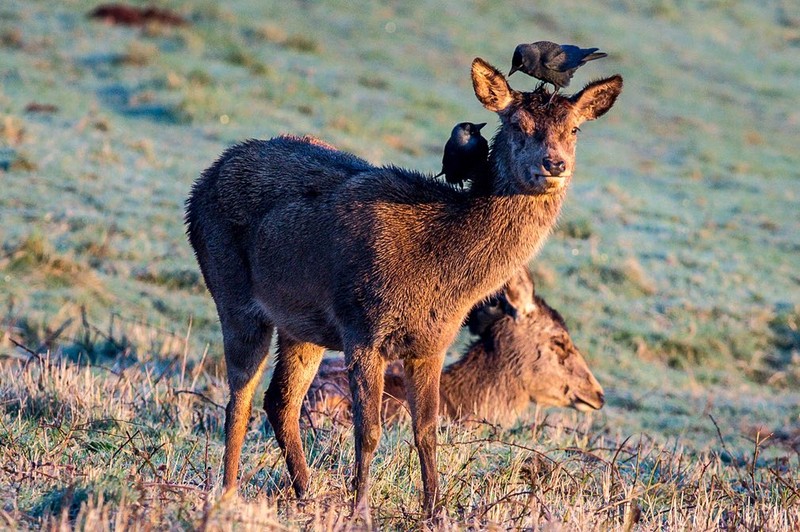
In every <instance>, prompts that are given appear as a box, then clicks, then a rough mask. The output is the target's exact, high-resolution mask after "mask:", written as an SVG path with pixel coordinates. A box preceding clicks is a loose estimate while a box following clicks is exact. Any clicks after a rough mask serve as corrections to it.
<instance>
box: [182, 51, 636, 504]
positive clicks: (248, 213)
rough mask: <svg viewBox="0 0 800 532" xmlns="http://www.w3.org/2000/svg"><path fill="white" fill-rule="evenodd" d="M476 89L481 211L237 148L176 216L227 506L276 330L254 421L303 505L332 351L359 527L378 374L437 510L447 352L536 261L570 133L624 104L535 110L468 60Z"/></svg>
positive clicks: (356, 168) (277, 146)
mask: <svg viewBox="0 0 800 532" xmlns="http://www.w3.org/2000/svg"><path fill="white" fill-rule="evenodd" d="M472 78H473V86H474V89H475V93H476V95H477V96H478V98H479V100H480V101H481V102H482V103H483V105H484V106H485V107H486V108H487V109H489V110H492V111H495V112H497V113H498V115H499V117H500V120H501V125H500V128H499V130H498V132H497V134H496V135H495V138H494V139H493V141H492V146H493V149H492V153H491V155H490V164H491V167H492V170H491V171H492V179H491V182H492V183H493V191H492V194H490V195H486V196H479V197H476V196H474V195H470V194H466V193H463V192H460V191H458V190H456V189H455V188H453V187H452V186H448V185H446V184H443V183H437V182H435V181H434V180H432V179H430V177H429V176H426V175H423V174H420V173H417V172H414V171H410V170H405V169H402V168H396V167H382V168H381V167H375V166H373V165H371V164H369V163H367V162H366V161H364V160H363V159H360V158H358V157H356V156H354V155H351V154H348V153H345V152H341V151H337V150H335V149H332V148H330V147H328V146H327V145H325V144H324V143H321V142H315V141H309V140H308V139H305V138H297V137H278V138H274V139H271V140H268V141H259V140H250V141H247V142H244V143H242V144H239V145H236V146H233V147H232V148H230V149H228V150H227V151H225V152H224V153H223V154H222V155H221V156H220V158H219V159H218V160H217V161H216V162H215V163H214V164H213V165H212V166H211V167H210V168H208V169H207V170H206V171H204V172H203V174H202V175H201V176H200V178H199V179H198V180H197V181H196V182H195V184H194V187H193V188H192V192H191V195H190V197H189V199H188V200H187V212H186V220H187V225H188V235H189V240H190V242H191V244H192V247H193V248H194V251H195V254H196V256H197V260H198V262H199V264H200V268H201V271H202V272H203V276H204V278H205V280H206V284H207V286H208V288H209V290H210V292H211V294H212V296H213V298H214V302H215V304H216V306H217V312H218V314H219V318H220V323H221V325H222V333H223V340H224V347H225V360H226V363H227V373H228V384H229V386H230V392H231V397H230V401H229V403H228V406H227V414H226V421H225V433H226V438H225V456H224V469H225V474H224V488H225V491H226V493H231V492H234V493H235V488H236V479H237V474H238V468H239V457H240V455H241V448H242V444H243V439H244V433H245V430H246V426H247V422H248V418H249V415H250V409H251V406H252V398H253V391H254V389H255V386H256V384H257V383H258V381H259V380H260V377H261V375H262V373H263V370H264V366H265V361H266V359H267V351H268V346H269V343H270V338H271V336H272V331H273V328H275V329H277V333H278V355H277V364H276V367H275V370H274V374H273V378H272V381H271V382H270V386H269V389H268V390H267V393H266V396H265V407H266V410H267V415H268V418H269V421H270V423H271V424H272V426H273V428H274V431H275V437H276V439H277V441H278V444H279V445H280V447H281V449H282V450H283V452H284V455H285V457H286V463H287V467H288V469H289V474H290V476H291V479H292V482H293V485H294V488H295V491H296V493H297V495H298V496H303V495H304V494H305V491H306V488H307V486H308V482H309V472H308V466H307V464H306V460H305V456H304V454H303V448H302V443H301V441H300V433H299V417H300V405H301V402H302V399H303V397H304V395H305V392H306V390H307V389H308V386H309V384H310V383H311V380H312V379H313V377H314V375H315V373H316V370H317V367H318V366H319V363H320V360H321V359H322V353H323V349H324V348H328V349H334V350H341V351H344V354H345V360H346V361H347V365H348V368H349V371H350V374H349V379H350V388H351V392H352V394H353V413H354V416H353V417H354V432H355V454H356V464H355V468H354V470H355V489H356V498H355V510H356V511H357V512H358V513H363V514H364V515H365V516H367V517H368V515H369V512H368V508H367V497H366V494H367V480H368V477H369V466H370V463H371V461H372V456H373V454H374V451H375V448H376V447H377V445H378V440H379V438H380V434H381V426H380V408H381V406H380V405H381V396H382V395H383V382H384V381H383V375H384V369H385V367H386V364H387V362H388V361H390V360H394V359H398V358H399V359H402V360H403V361H404V368H405V383H406V392H407V393H406V395H407V397H408V402H409V407H410V410H411V413H412V427H413V430H414V435H415V444H416V447H417V451H418V454H419V458H420V463H421V471H422V483H423V492H424V501H423V506H424V508H425V511H426V512H427V513H428V514H431V513H432V512H433V511H434V509H435V507H436V506H437V500H438V493H439V488H438V475H437V470H436V460H435V454H436V425H437V412H438V410H439V404H438V403H439V375H440V373H441V369H442V363H443V360H444V353H445V350H446V348H447V346H448V345H450V343H451V342H452V340H453V338H454V337H455V335H456V333H457V331H458V329H459V327H460V325H461V323H462V322H463V320H464V317H465V315H466V314H467V312H468V311H469V310H470V308H471V307H472V306H473V305H474V304H475V303H476V302H477V301H479V300H481V299H483V298H485V297H486V296H487V295H488V294H490V293H492V292H495V291H496V290H498V289H499V288H500V287H501V286H502V285H503V283H504V282H505V281H506V280H507V279H508V278H510V277H511V275H512V274H513V273H514V272H515V270H516V269H517V268H519V266H520V265H522V264H523V263H526V262H527V261H528V260H529V259H530V258H531V257H532V256H533V255H534V254H535V253H536V252H537V250H538V249H539V247H540V246H541V245H542V243H543V242H544V239H545V238H546V237H547V235H548V234H549V233H550V231H551V229H552V226H553V224H554V222H555V220H556V217H557V216H558V214H559V211H560V209H561V202H562V200H563V198H564V195H565V193H566V190H567V185H568V183H569V175H571V172H572V167H573V165H574V158H575V153H574V152H575V142H574V134H570V133H569V132H570V131H573V129H574V127H577V125H578V124H580V123H582V122H583V121H585V120H591V119H594V118H597V117H598V116H601V115H602V114H603V113H605V112H606V111H607V110H608V109H609V108H610V107H611V106H612V105H613V103H614V100H615V99H616V97H617V95H618V94H619V92H620V90H621V88H622V79H621V78H620V77H619V76H615V77H612V78H609V79H606V80H601V81H598V82H595V83H593V84H590V85H588V86H587V87H586V88H584V89H583V90H582V91H581V92H579V93H577V94H576V95H574V96H573V97H571V98H567V97H563V96H560V95H559V96H556V98H555V99H554V100H553V101H552V103H551V104H549V105H546V104H547V102H548V100H550V95H549V94H548V93H547V92H546V91H543V90H540V91H537V92H533V93H519V92H517V91H514V90H513V89H511V88H510V87H509V86H508V84H507V82H506V80H505V78H504V77H503V75H502V74H501V73H500V72H499V71H498V70H497V69H495V68H494V67H492V66H491V65H489V64H488V63H486V62H485V61H483V60H481V59H476V60H475V61H473V65H472ZM523 122H524V127H523V126H522V125H521V124H523ZM512 130H513V131H512ZM565 131H566V132H567V133H565ZM570 135H571V136H570ZM544 157H559V158H561V159H563V160H564V161H566V166H567V169H566V172H564V173H563V174H564V176H565V177H563V178H557V177H553V176H552V175H551V176H546V175H544V174H546V173H547V172H546V171H545V170H544V169H543V166H542V164H543V158H544Z"/></svg>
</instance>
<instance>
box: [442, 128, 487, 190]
mask: <svg viewBox="0 0 800 532" xmlns="http://www.w3.org/2000/svg"><path fill="white" fill-rule="evenodd" d="M485 125H486V123H485V122H484V123H482V124H473V123H472V122H461V123H460V124H456V126H455V127H454V128H453V131H452V132H451V133H450V138H449V139H448V140H447V144H445V145H444V155H443V156H442V171H441V172H439V173H438V174H436V177H438V176H440V175H442V174H444V178H445V179H446V180H447V182H448V183H458V184H462V183H463V182H464V181H468V180H470V181H472V182H473V184H476V183H478V182H482V181H485V180H488V179H489V175H488V172H489V165H488V159H489V143H488V142H487V141H486V139H485V138H483V136H482V135H481V128H483V126H485Z"/></svg>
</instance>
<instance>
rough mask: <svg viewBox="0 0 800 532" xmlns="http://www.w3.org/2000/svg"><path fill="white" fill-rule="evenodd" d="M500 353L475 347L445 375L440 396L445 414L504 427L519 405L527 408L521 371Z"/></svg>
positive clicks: (446, 370) (452, 365) (441, 382)
mask: <svg viewBox="0 0 800 532" xmlns="http://www.w3.org/2000/svg"><path fill="white" fill-rule="evenodd" d="M507 358H508V357H505V358H504V356H503V354H502V353H499V352H497V351H492V352H487V351H486V349H485V347H484V345H483V344H482V343H477V344H475V345H474V346H473V347H472V348H471V349H470V350H469V351H467V354H466V355H464V356H463V357H462V358H461V359H459V360H458V361H456V362H454V363H453V364H450V365H449V366H447V367H446V368H445V369H444V371H443V372H442V377H441V381H440V385H439V394H440V399H441V404H442V409H443V410H445V409H446V410H449V413H450V414H452V415H455V416H458V417H467V416H472V415H476V416H479V417H487V418H491V419H494V420H496V421H498V422H501V423H504V422H505V420H507V419H512V418H513V415H514V412H515V410H518V409H519V408H520V403H522V404H524V405H527V403H528V401H529V399H528V394H527V393H526V392H525V390H524V389H523V387H522V385H521V382H522V379H521V378H520V376H519V374H518V373H519V368H515V367H513V366H514V364H513V361H511V360H507Z"/></svg>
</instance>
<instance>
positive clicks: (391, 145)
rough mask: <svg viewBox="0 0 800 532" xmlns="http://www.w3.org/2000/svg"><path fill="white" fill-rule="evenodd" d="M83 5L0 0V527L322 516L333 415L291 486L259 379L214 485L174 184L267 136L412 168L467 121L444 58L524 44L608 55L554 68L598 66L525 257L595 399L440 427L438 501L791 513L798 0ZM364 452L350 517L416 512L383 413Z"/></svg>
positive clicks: (625, 514)
mask: <svg viewBox="0 0 800 532" xmlns="http://www.w3.org/2000/svg"><path fill="white" fill-rule="evenodd" d="M97 3H98V2H90V1H85V0H65V1H63V2H58V3H53V2H44V1H35V0H32V1H21V0H11V1H10V2H4V3H3V4H2V5H0V246H2V247H0V304H1V305H2V315H0V325H1V327H0V471H1V472H0V501H2V506H0V528H8V529H17V528H36V529H39V528H42V527H48V528H52V529H57V528H69V527H74V528H78V529H92V530H95V529H98V528H101V527H109V528H110V527H114V528H122V527H124V528H128V527H130V528H158V529H181V528H205V529H246V528H254V529H261V528H265V527H274V528H290V529H294V528H303V527H314V528H328V529H338V528H346V527H347V526H348V524H347V521H346V515H347V511H348V505H349V500H350V499H349V492H348V489H347V488H348V479H349V476H350V473H351V472H350V467H351V462H352V459H353V447H352V442H351V441H350V440H351V436H350V430H349V429H348V428H346V427H340V426H335V425H332V424H328V425H324V426H320V427H317V428H316V430H314V431H308V434H307V435H306V446H307V452H308V456H309V462H310V463H311V465H312V469H313V471H314V476H313V478H312V488H311V494H312V498H311V499H309V500H305V501H296V500H295V499H294V498H293V496H292V494H291V490H290V486H289V482H288V478H287V476H286V473H285V468H284V465H283V462H282V460H281V459H280V457H279V452H278V448H277V445H276V444H275V442H274V440H273V439H272V437H271V430H270V429H269V425H268V423H267V422H266V418H265V415H264V414H263V412H262V411H261V410H260V399H259V397H260V394H259V395H257V406H259V408H256V409H255V410H254V420H253V422H252V423H251V426H250V428H251V432H250V433H249V435H248V438H247V441H246V444H245V452H244V456H243V464H244V465H243V469H244V472H245V474H246V476H247V478H246V479H245V482H244V487H243V495H244V496H243V498H242V499H241V500H239V501H233V502H221V501H219V500H218V497H219V493H220V486H221V485H220V476H221V475H220V474H221V469H220V463H221V457H222V426H223V422H224V409H223V408H222V407H221V405H224V404H225V402H226V400H227V399H226V385H225V381H224V364H223V363H222V353H221V350H222V347H221V335H220V332H219V326H218V324H217V321H216V313H215V310H214V307H213V303H212V301H211V298H210V296H209V295H208V293H207V291H206V290H205V287H204V285H203V283H202V279H201V277H200V275H199V271H198V269H197V265H196V263H195V261H194V258H193V256H192V253H191V249H190V247H189V245H188V243H187V242H186V238H185V235H184V226H183V221H182V218H183V202H184V200H185V198H186V196H187V194H188V191H189V187H190V185H191V183H192V181H193V180H194V179H195V178H196V176H197V175H198V174H199V173H200V172H201V171H202V170H203V169H204V168H205V167H207V166H208V165H209V164H210V163H211V162H212V161H213V160H214V159H215V157H216V156H217V155H218V154H219V153H220V152H221V151H222V150H223V149H224V148H225V147H226V146H228V145H230V144H231V143H233V142H236V141H237V140H241V139H245V138H249V137H258V138H268V137H271V136H273V135H276V134H279V133H282V132H290V133H297V134H306V133H310V134H314V135H317V136H319V137H321V138H323V139H325V140H327V141H328V142H331V143H333V144H335V145H337V146H338V147H340V148H342V149H345V150H349V151H353V152H355V153H356V154H358V155H360V156H362V157H365V158H366V159H368V160H370V161H372V162H375V163H394V164H399V165H403V166H408V167H412V168H416V169H419V170H422V171H429V172H438V170H439V168H440V158H441V149H442V146H443V144H444V142H445V140H446V139H447V136H448V134H449V131H450V129H451V128H452V126H453V124H454V123H456V122H459V121H464V120H469V121H473V122H483V121H486V122H489V123H490V124H494V123H496V117H494V116H493V115H492V114H491V113H489V112H488V111H485V110H484V109H483V108H482V107H481V106H480V104H479V103H478V102H477V100H476V99H475V97H474V94H473V92H472V87H471V83H470V79H469V65H470V62H471V61H472V59H473V58H474V57H475V56H480V57H483V58H484V59H486V60H488V61H489V62H491V63H493V64H495V65H496V66H498V67H499V68H501V69H502V70H504V71H505V70H507V68H508V67H509V65H510V58H511V52H512V50H513V48H514V46H515V45H516V44H518V43H520V42H526V41H533V40H540V39H549V40H555V41H560V42H570V43H576V44H581V45H583V46H599V47H601V48H602V49H603V50H604V51H606V52H608V53H609V57H608V58H607V59H604V60H602V61H596V62H592V63H590V64H589V65H587V66H586V67H584V68H583V69H581V70H580V71H579V72H578V74H577V75H576V77H575V79H574V80H573V86H572V87H570V89H574V90H577V89H578V88H580V86H581V85H582V84H583V83H585V82H587V81H589V80H590V79H593V78H596V77H599V76H603V75H610V74H613V73H621V74H622V75H623V77H624V79H625V90H624V91H623V94H622V96H621V97H620V99H619V101H618V102H617V104H616V106H615V108H614V109H613V110H612V111H611V112H610V113H609V115H608V116H607V117H604V118H603V119H602V120H600V121H598V122H597V123H591V124H587V125H586V126H585V127H583V130H584V131H583V133H582V134H581V135H582V138H581V141H580V145H579V148H578V170H577V175H576V177H575V179H574V181H573V187H572V190H571V191H570V194H569V197H568V198H567V202H566V205H565V211H564V214H563V216H562V219H561V223H560V225H559V229H558V231H557V232H556V233H555V234H554V235H553V236H552V237H551V238H550V240H549V241H548V243H547V244H546V245H545V247H544V249H543V251H542V253H541V254H540V255H539V257H538V258H537V259H536V260H535V261H534V262H533V263H532V264H531V268H532V271H533V272H534V273H535V275H536V281H537V288H538V291H539V293H540V294H541V295H543V296H544V297H546V299H547V301H548V302H549V303H550V304H551V305H552V306H553V307H555V308H557V309H558V310H559V311H561V313H562V314H563V315H564V316H565V318H566V319H567V322H568V324H569V326H570V328H571V331H572V333H573V338H574V340H575V342H576V344H577V345H578V346H579V347H580V348H581V350H582V351H583V353H584V355H585V356H586V357H587V359H588V361H589V364H590V366H591V367H592V369H593V371H594V373H595V375H596V376H597V378H598V380H599V381H600V382H601V383H602V384H603V386H604V387H605V389H606V392H607V394H606V395H607V400H608V403H607V406H606V407H605V408H604V409H603V410H601V411H600V412H597V413H595V414H592V415H587V414H578V413H576V412H573V411H560V410H548V411H545V410H534V409H531V411H530V412H529V414H528V416H526V417H525V418H524V419H522V420H520V422H519V423H518V424H517V425H516V426H514V427H512V428H511V429H509V430H499V429H498V428H497V427H492V426H485V425H481V426H463V425H455V424H444V425H443V426H442V429H441V434H440V441H441V442H442V446H441V449H440V452H439V458H440V464H439V468H440V472H441V481H442V483H443V487H444V488H443V489H444V501H445V504H446V511H447V518H446V519H445V521H444V523H443V524H442V525H441V526H442V527H443V528H454V529H460V528H464V527H472V528H491V527H497V528H500V529H506V528H533V529H543V528H544V529H550V528H556V529H557V528H558V527H559V526H561V527H563V528H564V529H568V530H572V529H578V530H595V529H596V530H609V529H611V530H616V529H623V530H631V529H637V530H638V529H641V530H651V529H660V528H668V529H670V530H682V529H691V530H704V529H719V528H723V529H726V530H728V529H734V528H736V529H746V530H750V529H767V530H792V529H797V528H799V527H800V393H799V392H797V389H798V385H800V209H798V205H800V170H799V169H798V165H800V156H798V151H797V142H798V139H800V107H799V106H798V105H797V97H798V94H800V11H798V8H797V5H796V2H794V1H791V0H769V1H766V2H756V1H755V0H752V1H745V0H708V1H705V2H685V1H683V0H648V1H644V2H634V1H632V0H616V1H612V2H604V3H600V2H579V1H577V0H560V1H558V2H555V1H542V2H535V3H532V2H525V1H521V0H520V1H510V2H502V3H499V2H490V1H480V2H474V3H465V2H456V1H451V0H445V1H443V2H426V1H422V0H419V1H409V2H397V3H395V2H381V3H370V4H368V5H360V6H356V5H355V3H353V2H345V1H336V0H334V1H329V2H324V3H323V2H315V1H313V0H291V1H288V2H272V1H263V2H256V1H254V0H236V1H232V2H226V3H220V4H217V3H215V2H211V1H203V2H189V1H180V0H169V1H167V2H164V3H163V4H161V5H164V6H168V7H170V8H172V9H174V10H176V11H177V12H178V13H180V14H181V15H183V16H184V17H185V18H186V19H187V21H188V24H187V25H185V26H182V27H167V26H163V25H148V26H146V27H144V28H130V27H122V26H113V25H109V24H104V23H102V22H99V21H96V20H91V19H88V18H87V17H86V13H87V12H88V11H90V10H91V9H92V8H93V7H94V6H95V5H97ZM466 4H469V5H466ZM510 82H511V84H512V86H513V87H515V88H518V89H523V90H524V89H529V88H531V87H532V86H533V80H530V79H528V78H525V77H524V76H522V75H520V74H515V75H514V76H513V77H512V78H511V79H510ZM466 341H467V338H466V336H465V337H464V338H462V339H461V340H460V343H459V344H458V345H456V346H454V348H453V351H454V352H457V351H458V350H459V349H461V348H462V347H463V344H464V342H466ZM19 346H24V347H19ZM373 477H374V484H373V489H372V492H371V499H372V507H373V509H374V511H373V513H374V517H375V520H376V524H378V525H379V526H381V527H383V528H386V529H408V528H411V527H415V526H417V523H418V520H419V517H420V516H419V514H418V511H419V492H420V489H419V488H420V486H419V480H418V479H419V471H418V464H417V463H416V456H415V452H414V449H413V437H412V435H411V432H410V428H409V427H408V426H407V425H403V424H401V425H400V426H398V427H396V428H391V429H388V430H387V431H385V433H384V437H383V440H382V442H381V446H380V448H379V452H378V456H377V458H376V462H375V466H374V475H373Z"/></svg>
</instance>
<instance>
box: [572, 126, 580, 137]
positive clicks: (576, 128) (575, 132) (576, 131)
mask: <svg viewBox="0 0 800 532" xmlns="http://www.w3.org/2000/svg"><path fill="white" fill-rule="evenodd" d="M580 130H581V128H579V127H573V128H572V134H573V135H577V134H578V131H580Z"/></svg>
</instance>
